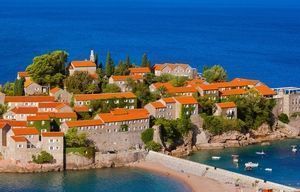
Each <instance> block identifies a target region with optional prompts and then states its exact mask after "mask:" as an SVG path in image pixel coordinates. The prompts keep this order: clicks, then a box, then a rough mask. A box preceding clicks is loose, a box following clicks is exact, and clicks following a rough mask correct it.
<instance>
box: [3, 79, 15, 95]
mask: <svg viewBox="0 0 300 192" xmlns="http://www.w3.org/2000/svg"><path fill="white" fill-rule="evenodd" d="M14 87H15V84H14V83H11V82H6V83H5V84H4V86H3V87H2V89H1V92H2V93H4V94H5V95H7V96H13V95H14V90H15V88H14Z"/></svg>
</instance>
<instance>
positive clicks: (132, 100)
mask: <svg viewBox="0 0 300 192" xmlns="http://www.w3.org/2000/svg"><path fill="white" fill-rule="evenodd" d="M91 101H102V102H103V103H104V104H110V103H113V104H114V105H117V106H118V105H119V104H121V103H123V104H124V105H125V108H128V109H134V108H136V106H137V97H136V95H135V94H133V93H132V92H121V93H99V94H76V95H74V103H75V106H84V105H85V106H89V105H90V103H91Z"/></svg>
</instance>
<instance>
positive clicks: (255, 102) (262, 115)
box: [229, 90, 276, 132]
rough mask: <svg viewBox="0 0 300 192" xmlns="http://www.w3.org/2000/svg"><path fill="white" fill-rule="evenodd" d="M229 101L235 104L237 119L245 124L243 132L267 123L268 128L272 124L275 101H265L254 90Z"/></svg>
mask: <svg viewBox="0 0 300 192" xmlns="http://www.w3.org/2000/svg"><path fill="white" fill-rule="evenodd" d="M229 100H231V101H234V102H235V103H236V104H237V111H238V112H237V113H238V114H237V115H238V119H240V120H242V121H243V122H244V123H245V126H244V129H243V130H242V131H243V132H248V131H249V130H250V129H256V128H258V127H259V126H261V125H262V124H263V123H268V124H269V125H270V126H272V125H273V124H274V115H273V113H272V110H273V108H274V106H275V104H276V103H275V100H273V99H266V98H264V97H262V96H260V95H259V94H258V93H257V92H256V91H254V90H251V91H250V93H248V94H247V95H245V97H232V98H230V99H229Z"/></svg>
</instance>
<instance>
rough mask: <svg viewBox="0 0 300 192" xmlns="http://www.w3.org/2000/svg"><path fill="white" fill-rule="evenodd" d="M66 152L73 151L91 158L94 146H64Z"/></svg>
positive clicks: (93, 153)
mask: <svg viewBox="0 0 300 192" xmlns="http://www.w3.org/2000/svg"><path fill="white" fill-rule="evenodd" d="M66 153H67V154H68V153H73V154H77V155H80V156H84V157H86V158H89V159H91V158H93V157H94V156H95V148H94V147H75V148H74V147H68V148H66Z"/></svg>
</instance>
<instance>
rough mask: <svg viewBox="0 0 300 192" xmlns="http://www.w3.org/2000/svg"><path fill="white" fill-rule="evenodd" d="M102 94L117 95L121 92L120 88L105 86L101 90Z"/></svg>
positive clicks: (112, 85)
mask: <svg viewBox="0 0 300 192" xmlns="http://www.w3.org/2000/svg"><path fill="white" fill-rule="evenodd" d="M102 92H103V93H118V92H121V89H120V87H118V85H116V84H106V85H105V87H104V88H103V90H102Z"/></svg>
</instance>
